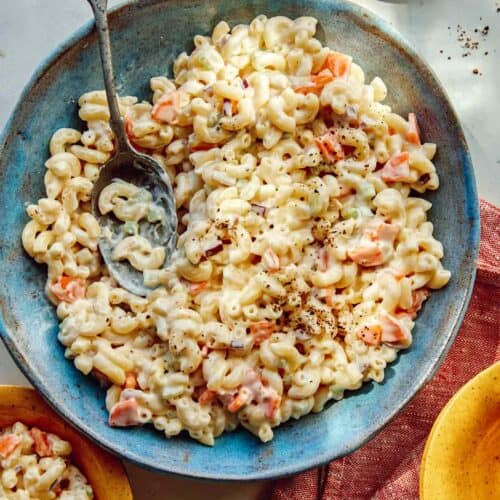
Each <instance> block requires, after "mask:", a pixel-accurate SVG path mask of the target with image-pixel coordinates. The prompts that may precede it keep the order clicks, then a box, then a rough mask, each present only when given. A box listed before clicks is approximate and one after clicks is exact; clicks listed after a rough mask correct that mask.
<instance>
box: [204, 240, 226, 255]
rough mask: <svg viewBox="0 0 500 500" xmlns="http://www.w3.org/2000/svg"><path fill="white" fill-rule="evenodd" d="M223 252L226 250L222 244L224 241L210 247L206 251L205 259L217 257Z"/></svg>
mask: <svg viewBox="0 0 500 500" xmlns="http://www.w3.org/2000/svg"><path fill="white" fill-rule="evenodd" d="M222 250H224V245H223V244H222V241H218V242H217V243H215V244H214V245H212V246H210V247H208V248H207V249H206V250H205V257H212V256H213V255H216V254H218V253H219V252H222Z"/></svg>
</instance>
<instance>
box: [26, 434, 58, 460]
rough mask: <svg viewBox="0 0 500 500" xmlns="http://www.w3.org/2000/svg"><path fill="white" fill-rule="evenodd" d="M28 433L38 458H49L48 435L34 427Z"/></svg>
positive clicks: (50, 449)
mask: <svg viewBox="0 0 500 500" xmlns="http://www.w3.org/2000/svg"><path fill="white" fill-rule="evenodd" d="M29 433H30V435H31V437H32V438H33V441H34V442H35V451H36V453H37V455H38V456H40V457H51V456H52V446H51V445H50V441H49V436H48V434H47V433H46V432H43V431H41V430H40V429H37V428H36V427H33V429H31V430H30V431H29Z"/></svg>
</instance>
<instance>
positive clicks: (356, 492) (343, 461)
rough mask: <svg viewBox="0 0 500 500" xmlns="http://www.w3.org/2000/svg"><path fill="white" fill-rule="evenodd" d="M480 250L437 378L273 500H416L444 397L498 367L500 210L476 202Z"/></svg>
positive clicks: (274, 490)
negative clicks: (358, 444) (366, 438)
mask: <svg viewBox="0 0 500 500" xmlns="http://www.w3.org/2000/svg"><path fill="white" fill-rule="evenodd" d="M481 231H482V234H481V248H480V252H479V262H478V273H477V279H476V284H475V286H474V292H473V295H472V300H471V303H470V305H469V310H468V312H467V315H466V316H465V320H464V323H463V325H462V328H461V329H460V331H459V333H458V336H457V338H456V340H455V342H454V344H453V346H452V348H451V350H450V352H449V354H448V356H447V358H446V360H445V362H444V363H443V365H442V366H441V368H440V369H439V371H438V372H437V373H436V375H435V376H434V378H433V379H432V380H431V381H430V382H429V383H428V384H427V385H426V386H425V387H424V388H423V389H422V390H421V391H420V393H419V394H418V395H417V396H416V397H415V398H414V399H413V400H412V401H411V402H410V403H409V404H408V405H407V406H406V408H405V409H404V410H403V411H402V412H401V414H400V415H399V416H398V417H396V418H395V419H394V420H393V421H392V422H390V423H389V424H388V425H387V426H386V427H385V429H384V430H383V431H382V432H380V433H379V434H378V435H377V436H376V437H375V438H374V439H372V440H371V441H370V442H369V443H368V444H366V445H365V446H363V447H362V448H360V449H359V450H357V451H356V452H354V453H352V454H351V455H349V456H347V457H344V458H340V459H338V460H335V461H334V462H331V463H330V464H328V465H326V466H323V467H322V468H319V469H314V470H310V471H307V472H304V473H302V474H299V475H297V476H293V477H290V478H285V479H280V480H278V481H276V482H275V483H273V484H272V486H271V491H270V494H269V497H270V498H271V499H272V500H309V499H322V500H344V499H345V500H358V499H359V500H361V499H363V500H364V499H377V500H382V499H383V500H412V499H418V480H419V468H420V459H421V457H422V452H423V449H424V445H425V441H426V439H427V436H428V435H429V432H430V430H431V427H432V424H433V423H434V420H435V419H436V417H437V416H438V414H439V412H440V411H441V409H442V408H443V406H444V405H445V404H446V403H447V401H448V400H449V399H450V397H451V396H452V395H453V394H454V393H455V392H456V391H457V390H458V389H459V388H460V387H461V386H462V385H464V384H465V383H466V382H467V381H468V380H470V379H471V378H472V377H474V375H476V374H477V373H479V372H480V371H482V370H484V369H485V368H487V367H488V366H490V365H491V364H493V363H494V362H495V361H497V360H499V359H500V343H499V340H500V334H499V332H500V327H499V323H500V265H499V264H500V248H499V243H500V209H499V208H498V207H495V206H494V205H492V204H491V203H488V202H486V201H481Z"/></svg>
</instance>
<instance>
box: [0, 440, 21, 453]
mask: <svg viewBox="0 0 500 500" xmlns="http://www.w3.org/2000/svg"><path fill="white" fill-rule="evenodd" d="M21 441H22V440H21V438H20V437H19V436H18V435H17V434H4V435H3V436H0V457H1V458H7V457H8V456H9V455H10V454H11V453H13V452H14V450H15V449H16V448H17V447H18V446H19V445H20V444H21Z"/></svg>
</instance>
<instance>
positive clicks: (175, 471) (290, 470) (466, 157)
mask: <svg viewBox="0 0 500 500" xmlns="http://www.w3.org/2000/svg"><path fill="white" fill-rule="evenodd" d="M133 3H135V2H134V1H132V2H129V1H127V0H125V1H123V2H121V3H119V4H118V5H116V6H115V7H114V8H112V9H110V10H109V13H110V14H112V13H113V12H116V11H119V10H121V9H126V8H127V6H130V5H132V4H133ZM337 3H341V4H343V5H342V7H343V10H344V11H346V12H348V13H349V14H351V15H354V16H357V17H360V18H361V17H362V18H363V22H364V23H365V24H367V25H370V26H371V27H373V28H374V29H375V30H376V31H378V32H380V33H383V34H385V35H386V36H387V37H388V38H389V39H392V40H391V41H394V42H395V43H396V44H397V46H398V48H399V49H400V50H401V51H402V52H404V53H405V55H406V56H407V57H408V58H410V59H411V60H412V62H413V64H415V66H417V67H418V68H419V69H420V71H421V72H422V74H424V75H425V74H426V75H425V76H431V77H432V78H433V79H434V81H435V82H436V84H437V85H438V86H439V87H440V91H441V92H442V93H443V95H444V97H445V98H446V100H447V101H448V105H449V110H450V113H451V115H452V117H453V119H454V120H455V122H456V126H457V130H458V133H459V137H458V139H459V140H460V142H461V144H462V145H463V149H464V151H463V153H464V154H463V156H462V159H463V164H464V165H463V166H464V167H465V168H464V169H463V174H464V178H465V189H466V195H467V198H466V203H467V207H466V213H467V216H468V220H469V222H470V223H471V229H470V235H469V238H468V242H469V245H470V249H469V253H468V255H469V256H470V257H469V262H468V264H469V266H468V267H469V269H468V276H464V277H463V278H462V282H463V283H465V284H466V286H467V287H468V288H467V293H466V295H465V296H464V299H463V301H462V305H461V308H460V311H459V313H458V314H457V315H456V317H455V318H454V320H453V323H452V324H451V327H450V332H449V335H448V340H447V343H446V345H444V347H443V348H442V350H441V352H440V354H439V357H438V358H437V359H436V361H435V363H434V365H433V366H431V367H430V368H429V369H428V370H427V372H425V373H419V377H420V380H419V382H418V385H417V389H416V390H415V391H414V392H411V393H407V394H405V395H404V397H403V398H402V399H401V401H400V403H399V405H398V407H397V408H395V409H394V410H393V411H392V412H390V413H388V414H387V415H386V418H385V419H384V421H383V422H381V423H380V426H379V427H378V429H377V430H375V431H373V432H371V433H370V434H368V435H365V436H364V437H363V438H361V439H359V440H358V442H356V443H353V444H352V445H351V446H350V450H348V451H347V452H346V453H342V454H338V453H337V452H336V451H335V450H332V451H331V452H330V453H323V454H321V455H318V456H316V457H315V458H314V459H310V460H309V461H306V462H304V461H303V460H301V459H298V460H297V462H296V463H290V464H287V465H286V466H283V467H281V469H280V470H279V471H266V470H259V471H257V472H255V473H247V474H244V475H238V474H231V475H222V474H221V475H215V474H205V475H203V476H200V475H194V474H193V473H190V471H189V470H187V469H183V468H173V467H170V468H169V469H168V470H166V469H164V468H160V467H159V466H157V465H155V464H153V463H144V462H142V461H141V460H140V459H139V458H138V457H137V456H136V455H129V454H128V452H127V451H120V452H119V451H117V450H116V449H115V448H114V447H113V444H112V443H110V442H108V441H103V440H102V439H101V438H100V436H99V435H98V434H97V433H95V432H94V430H93V429H92V427H90V426H85V425H79V424H77V423H75V422H73V421H72V420H71V418H70V416H69V415H67V414H66V411H65V408H63V407H59V406H57V405H55V404H53V403H52V401H51V399H50V392H49V391H48V390H47V389H46V387H45V386H44V383H43V381H42V380H40V379H39V378H38V377H37V376H36V375H35V374H34V373H32V372H31V371H30V368H29V365H28V363H27V362H26V360H24V359H23V356H22V355H21V354H20V352H19V351H18V349H17V347H16V345H15V343H14V342H13V340H12V338H11V337H10V336H9V335H8V334H7V327H6V324H5V322H4V319H3V317H2V315H1V314H0V337H1V338H2V340H3V342H4V344H5V346H6V347H7V349H8V351H9V352H10V354H11V356H12V358H13V359H14V361H15V363H16V364H17V366H18V367H19V368H20V370H21V371H22V372H23V373H24V375H25V376H26V377H27V379H28V380H29V381H30V382H31V383H32V384H33V386H34V387H35V388H36V389H37V390H38V392H39V393H40V394H41V395H42V397H43V398H44V399H45V400H46V401H47V403H48V404H49V405H50V406H51V407H52V408H53V409H54V411H56V413H58V414H59V415H60V416H61V417H62V418H63V419H64V420H65V421H66V422H68V423H69V424H70V425H72V426H73V427H76V428H77V429H78V430H79V431H81V432H82V433H83V434H84V435H85V436H87V437H88V438H90V439H91V440H92V441H94V442H95V443H96V444H98V445H99V446H101V447H103V448H104V449H106V450H108V451H109V452H111V453H113V454H114V455H118V456H119V457H121V458H124V459H127V460H129V461H130V462H132V463H134V464H136V465H138V466H140V467H144V468H146V469H149V470H151V471H154V472H159V473H161V474H168V475H174V476H180V477H190V478H193V479H206V480H219V481H252V480H266V479H276V478H279V477H283V476H288V475H292V474H296V473H298V472H302V471H304V470H308V469H311V468H314V467H317V466H320V465H322V464H325V463H328V462H330V461H331V460H332V459H333V458H341V457H342V456H346V455H348V454H349V453H352V452H354V451H355V450H357V449H358V448H360V447H361V446H363V445H364V444H365V443H367V442H368V441H370V440H371V439H372V438H373V437H375V436H376V435H377V434H378V433H379V432H380V431H381V430H382V429H383V428H384V427H385V426H386V425H387V424H388V423H389V422H390V421H391V420H392V419H393V418H394V417H395V416H396V415H397V414H398V413H399V412H400V411H401V410H402V409H403V408H404V407H405V406H406V405H407V404H408V403H409V402H410V401H411V400H412V399H413V398H414V397H415V396H416V394H418V393H419V392H420V390H421V389H422V388H423V386H424V385H425V384H426V383H427V382H429V380H430V379H431V378H432V377H433V375H434V374H435V372H436V371H437V369H438V368H439V366H440V365H441V363H442V362H443V360H444V359H445V357H446V355H447V353H448V351H449V349H450V347H451V345H452V344H453V341H454V339H455V337H456V335H457V333H458V330H459V328H460V325H461V323H462V321H463V319H464V316H465V313H466V311H467V306H468V304H469V302H470V299H471V295H472V291H473V288H474V280H475V276H476V260H477V257H478V253H479V243H480V216H479V199H478V195H477V189H476V180H475V176H474V169H473V165H472V161H471V158H470V154H469V150H468V146H467V142H466V140H465V136H464V133H463V129H462V127H461V125H460V121H459V119H458V117H457V114H456V112H455V109H454V107H453V105H452V103H451V101H450V99H449V96H448V93H447V92H446V90H445V89H444V87H443V85H442V84H441V82H440V81H439V79H438V77H437V75H436V74H435V73H434V71H433V70H432V69H431V68H430V66H429V65H428V64H427V63H426V62H425V61H424V60H423V58H421V57H420V56H419V55H418V53H417V51H416V50H415V49H414V48H413V46H412V45H411V44H410V43H409V42H408V41H407V40H406V39H405V38H404V37H403V36H402V35H401V34H400V33H399V32H398V31H397V30H396V29H395V28H393V27H392V26H391V25H390V24H389V23H388V22H387V21H385V20H384V19H383V18H381V17H379V16H378V15H377V14H375V13H374V12H372V11H371V10H368V9H366V8H364V7H361V6H358V5H356V4H353V3H352V2H350V1H348V0H337ZM93 28H94V21H93V20H89V21H87V22H86V23H85V24H84V25H83V26H81V27H80V28H79V29H77V30H76V31H75V32H74V33H73V34H72V35H71V36H69V37H68V38H67V39H66V40H65V41H64V42H62V43H61V44H59V45H58V46H57V47H56V48H55V49H54V50H53V51H52V52H51V53H50V54H49V55H48V56H47V57H46V58H45V59H44V60H43V61H42V62H41V63H40V65H39V66H38V67H37V69H36V70H35V71H34V73H33V75H32V76H31V78H30V79H29V81H28V83H27V84H26V85H25V87H24V88H23V91H22V93H21V96H20V97H19V99H18V102H17V104H16V106H15V108H14V110H13V111H12V112H11V114H10V116H9V119H8V120H7V122H6V124H5V127H4V129H3V131H2V133H1V134H0V156H1V155H2V153H3V149H4V148H5V145H6V139H7V137H8V135H9V132H10V130H11V128H12V125H13V124H14V121H15V117H16V115H17V114H18V112H19V111H20V109H21V107H22V104H23V101H24V100H25V99H26V98H27V97H28V96H29V95H30V92H31V90H32V88H33V87H34V85H35V84H36V83H37V81H38V80H39V79H40V78H41V76H42V75H43V74H44V73H45V72H46V71H47V70H48V69H49V68H50V67H51V66H52V65H53V64H54V63H56V62H57V60H58V59H59V58H60V57H61V56H62V55H63V54H64V53H65V52H66V51H67V50H69V49H70V48H71V47H72V46H73V45H74V44H76V43H77V42H78V41H79V40H80V39H82V38H84V37H85V36H87V35H89V34H90V33H91V32H92V30H93ZM470 261H473V262H470ZM159 439H161V438H160V437H159ZM122 450H123V449H122Z"/></svg>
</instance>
